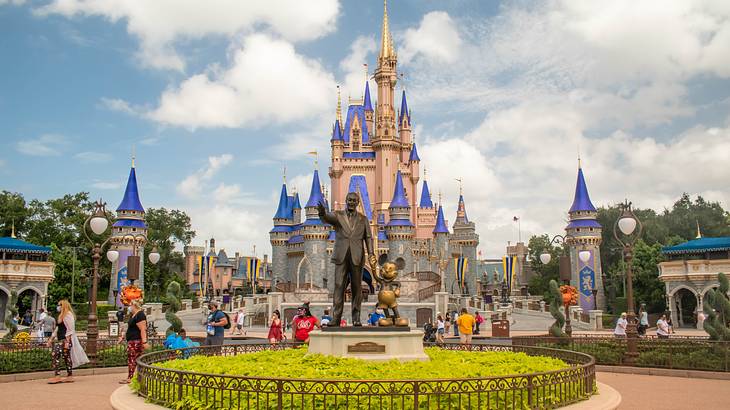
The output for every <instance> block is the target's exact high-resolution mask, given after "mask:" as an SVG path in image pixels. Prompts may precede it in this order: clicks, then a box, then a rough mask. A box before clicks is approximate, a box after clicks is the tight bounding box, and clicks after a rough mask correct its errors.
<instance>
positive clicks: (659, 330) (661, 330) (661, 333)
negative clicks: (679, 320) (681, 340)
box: [656, 315, 669, 339]
mask: <svg viewBox="0 0 730 410" xmlns="http://www.w3.org/2000/svg"><path fill="white" fill-rule="evenodd" d="M656 335H657V337H658V338H660V339H669V323H667V315H662V317H660V318H659V320H657V321H656Z"/></svg>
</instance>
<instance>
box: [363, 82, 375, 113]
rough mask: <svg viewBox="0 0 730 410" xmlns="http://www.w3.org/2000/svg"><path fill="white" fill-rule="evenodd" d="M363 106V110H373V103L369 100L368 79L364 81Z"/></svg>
mask: <svg viewBox="0 0 730 410" xmlns="http://www.w3.org/2000/svg"><path fill="white" fill-rule="evenodd" d="M363 107H364V108H365V111H372V110H373V104H372V103H371V102H370V84H369V82H368V81H365V102H364V103H363Z"/></svg>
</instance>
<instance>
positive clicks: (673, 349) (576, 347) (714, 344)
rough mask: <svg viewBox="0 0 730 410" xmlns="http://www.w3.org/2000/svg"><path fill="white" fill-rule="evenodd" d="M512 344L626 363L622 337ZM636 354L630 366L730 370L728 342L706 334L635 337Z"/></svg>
mask: <svg viewBox="0 0 730 410" xmlns="http://www.w3.org/2000/svg"><path fill="white" fill-rule="evenodd" d="M512 344H513V345H519V346H540V347H550V348H557V349H565V350H572V351H576V352H582V353H587V354H589V355H591V356H593V357H595V358H596V363H597V364H601V365H627V363H626V362H625V357H626V349H627V345H626V338H616V337H607V336H605V335H579V336H573V337H571V338H556V337H549V336H517V337H513V338H512ZM637 347H638V352H639V355H638V357H637V358H636V362H635V363H634V364H633V366H638V367H657V368H668V369H684V370H705V371H722V372H727V371H730V342H719V341H712V340H709V339H707V338H706V337H704V338H703V337H697V336H674V335H673V336H671V337H670V338H669V339H660V338H657V337H653V336H648V337H644V338H639V339H638V342H637Z"/></svg>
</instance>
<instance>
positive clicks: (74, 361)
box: [70, 333, 89, 369]
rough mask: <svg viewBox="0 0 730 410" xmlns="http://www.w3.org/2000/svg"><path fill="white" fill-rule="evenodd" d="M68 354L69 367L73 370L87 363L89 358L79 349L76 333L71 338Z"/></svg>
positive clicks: (79, 344)
mask: <svg viewBox="0 0 730 410" xmlns="http://www.w3.org/2000/svg"><path fill="white" fill-rule="evenodd" d="M70 353H71V367H73V368H74V369H75V368H77V367H79V366H83V365H85V364H86V363H89V358H88V357H87V356H86V352H84V349H83V348H82V347H81V343H80V342H79V338H78V337H77V336H76V333H74V334H73V335H72V336H71V351H70Z"/></svg>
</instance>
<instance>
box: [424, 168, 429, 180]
mask: <svg viewBox="0 0 730 410" xmlns="http://www.w3.org/2000/svg"><path fill="white" fill-rule="evenodd" d="M426 175H428V169H427V168H426V167H423V180H424V181H425V180H426Z"/></svg>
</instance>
